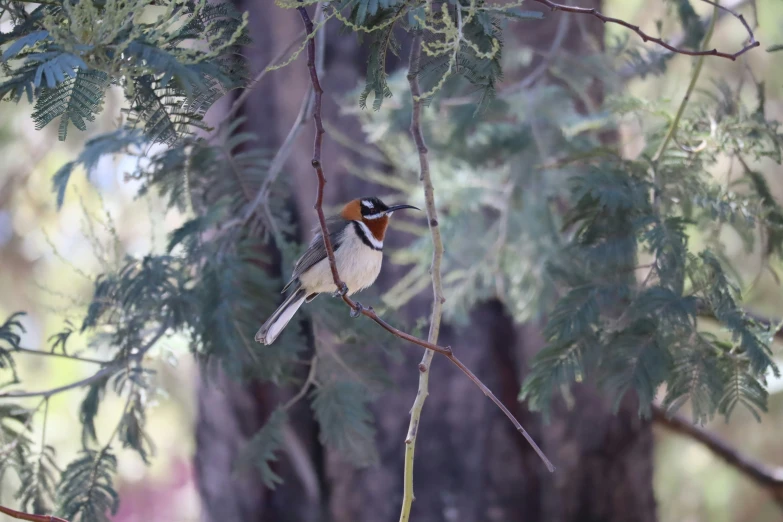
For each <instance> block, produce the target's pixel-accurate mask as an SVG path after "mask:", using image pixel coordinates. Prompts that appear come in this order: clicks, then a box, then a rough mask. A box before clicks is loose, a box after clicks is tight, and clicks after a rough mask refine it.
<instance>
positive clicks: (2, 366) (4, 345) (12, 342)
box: [0, 312, 25, 383]
mask: <svg viewBox="0 0 783 522" xmlns="http://www.w3.org/2000/svg"><path fill="white" fill-rule="evenodd" d="M23 315H25V314H24V312H16V313H15V314H13V315H11V316H10V317H9V318H8V319H6V321H5V322H4V323H3V324H2V325H0V370H10V371H11V375H12V377H11V383H17V382H19V377H18V375H17V374H16V362H15V361H14V356H13V355H12V352H13V351H14V349H16V348H19V346H20V343H21V342H22V336H21V334H23V333H24V332H25V329H24V326H22V323H21V322H20V321H19V318H20V317H22V316H23Z"/></svg>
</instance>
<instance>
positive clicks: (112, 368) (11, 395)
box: [0, 322, 169, 399]
mask: <svg viewBox="0 0 783 522" xmlns="http://www.w3.org/2000/svg"><path fill="white" fill-rule="evenodd" d="M168 328H169V323H168V322H166V323H164V324H162V325H161V327H160V328H159V329H158V331H157V332H155V335H153V336H152V338H151V339H150V340H149V341H148V342H146V343H145V344H144V345H143V346H142V347H141V348H139V350H138V351H137V352H134V353H132V354H131V355H130V356H128V358H127V359H123V360H119V361H114V362H112V363H111V364H107V365H105V366H104V367H103V368H101V369H100V370H98V371H97V372H95V373H94V374H92V375H90V376H89V377H85V378H84V379H81V380H78V381H74V382H72V383H69V384H65V385H63V386H58V387H57V388H51V389H48V390H41V391H34V392H13V391H12V392H7V393H0V399H23V398H27V397H43V398H44V399H48V398H49V397H51V396H52V395H56V394H58V393H62V392H65V391H68V390H72V389H74V388H81V387H82V386H87V385H88V384H92V383H94V382H96V381H99V380H101V379H103V378H105V377H108V376H110V375H112V374H114V372H117V371H119V370H121V369H122V368H124V367H126V366H127V365H128V364H129V363H130V362H132V361H141V359H143V358H144V355H145V354H146V353H147V352H148V351H149V350H150V348H152V347H153V346H155V343H157V342H158V340H159V339H160V338H161V337H163V334H165V333H166V330H168Z"/></svg>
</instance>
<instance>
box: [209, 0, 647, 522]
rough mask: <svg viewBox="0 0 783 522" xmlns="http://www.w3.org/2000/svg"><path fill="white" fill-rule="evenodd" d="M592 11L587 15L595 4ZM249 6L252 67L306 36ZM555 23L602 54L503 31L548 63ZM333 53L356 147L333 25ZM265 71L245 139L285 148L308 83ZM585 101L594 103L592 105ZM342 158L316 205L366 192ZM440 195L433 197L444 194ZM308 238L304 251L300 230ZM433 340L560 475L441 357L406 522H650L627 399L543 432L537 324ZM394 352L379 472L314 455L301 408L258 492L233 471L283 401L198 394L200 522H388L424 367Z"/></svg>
mask: <svg viewBox="0 0 783 522" xmlns="http://www.w3.org/2000/svg"><path fill="white" fill-rule="evenodd" d="M593 3H594V4H595V6H596V7H597V6H598V4H599V2H598V1H595V2H593ZM242 7H243V8H246V9H250V12H251V31H252V34H253V35H254V39H255V42H254V44H255V45H254V47H253V51H251V53H250V57H251V60H252V61H253V63H254V67H255V69H256V70H258V69H260V68H261V67H264V66H265V65H266V63H267V62H268V60H270V59H271V57H272V56H274V55H275V54H276V53H277V52H278V49H279V48H282V47H283V46H285V45H287V43H288V42H289V41H290V39H291V38H292V37H293V36H294V35H296V34H297V33H298V32H299V31H300V28H301V21H300V20H299V18H298V16H297V14H296V13H295V12H294V11H291V10H283V9H280V8H277V7H276V6H274V4H273V3H272V2H254V3H251V2H248V3H247V4H246V5H243V6H242ZM561 16H572V18H571V20H570V23H571V24H572V25H573V26H574V27H577V28H579V29H580V30H579V31H577V30H571V31H569V32H568V34H567V36H566V38H564V39H563V42H562V48H563V49H567V50H570V51H571V52H574V53H577V52H579V51H578V50H579V49H580V48H584V47H585V46H584V43H583V42H584V37H585V35H589V36H591V37H593V38H594V39H595V42H596V43H600V42H601V41H602V38H603V27H602V26H601V24H600V23H597V21H593V20H592V19H590V18H588V17H576V16H573V15H565V14H563V13H552V14H551V15H548V18H549V19H548V20H546V21H545V22H544V23H540V24H524V25H517V26H514V25H511V26H509V30H513V31H516V38H517V39H518V40H519V41H524V42H526V43H529V42H537V43H540V45H539V47H541V48H542V49H544V50H547V49H549V47H550V45H551V42H552V40H553V38H554V35H555V33H556V30H557V24H558V20H559V18H560V17H561ZM579 24H582V25H581V26H580V25H579ZM509 40H510V38H509ZM327 42H328V43H327V48H326V61H327V63H326V69H327V74H326V76H325V78H324V79H323V81H322V84H323V87H324V90H325V92H326V95H325V96H324V119H325V120H327V121H329V122H331V123H332V124H333V125H337V126H338V127H339V128H340V130H341V132H343V133H345V134H348V135H349V136H351V137H353V138H354V139H355V140H356V141H357V142H362V141H363V138H362V136H361V132H360V129H359V126H358V124H357V122H356V121H354V120H352V119H351V118H348V117H346V116H341V115H339V114H338V109H337V106H336V100H337V99H338V98H339V97H340V96H343V95H344V93H346V92H347V91H348V90H350V89H353V88H354V87H355V86H356V85H357V84H358V82H359V81H360V78H361V76H362V74H363V72H364V68H365V59H364V55H363V52H362V51H361V49H360V48H359V47H358V45H357V43H356V39H355V37H353V36H352V35H347V34H341V33H340V32H339V31H338V27H337V24H334V23H332V24H330V28H329V32H328V39H327ZM511 47H512V46H511V45H508V47H507V48H511ZM532 67H535V64H533V66H532ZM272 74H273V75H274V76H273V77H272V78H267V79H266V80H265V81H264V82H263V84H262V85H261V86H260V88H258V90H257V91H256V92H255V93H254V94H253V96H251V99H250V100H251V101H250V102H249V103H248V104H247V107H246V110H245V111H244V113H245V115H247V116H249V117H250V122H249V125H250V126H251V127H252V130H254V131H256V132H258V133H259V134H260V135H262V136H263V137H264V142H265V143H266V144H272V145H279V143H281V141H282V139H283V137H284V136H285V134H286V133H287V132H288V129H289V128H290V126H291V124H292V123H293V121H294V119H295V117H296V114H297V112H298V110H299V104H300V103H301V100H302V97H303V96H304V94H305V91H306V88H307V85H308V81H309V79H308V77H307V71H306V69H305V66H304V60H303V58H300V59H299V60H298V61H297V62H295V63H293V64H291V65H289V66H288V67H286V68H284V69H282V70H280V71H276V72H274V73H272ZM276 86H277V88H276ZM280 86H285V89H282V88H280ZM592 94H593V95H594V96H595V97H598V96H600V93H598V92H596V93H592ZM302 134H303V135H302V137H301V138H300V140H299V142H298V144H297V146H296V147H297V148H296V150H299V151H301V152H300V153H296V154H294V155H292V157H291V159H290V161H289V162H288V165H287V168H286V172H287V173H289V174H290V175H291V176H293V177H294V178H293V180H294V183H293V186H296V187H300V190H299V191H298V192H297V194H296V201H295V204H296V206H297V209H298V212H297V214H298V216H299V219H300V225H301V226H300V229H301V230H303V231H308V230H310V229H311V228H312V226H313V225H314V224H315V216H314V213H313V211H312V203H313V201H314V195H315V178H314V174H313V172H312V167H311V166H310V154H311V151H312V130H311V129H310V128H309V126H308V129H307V131H306V132H303V133H302ZM346 154H350V153H348V152H346V151H345V150H342V149H340V147H339V146H338V145H337V144H336V143H335V142H334V141H333V140H330V139H329V136H328V135H327V137H326V139H325V140H324V154H323V164H324V166H325V170H326V175H327V179H328V180H329V182H328V183H327V185H326V193H325V201H327V202H328V203H336V202H339V201H345V200H348V199H351V198H354V197H357V195H365V194H371V193H373V192H374V190H373V188H372V187H371V186H369V185H368V184H367V183H365V182H363V181H360V180H357V179H356V178H353V177H349V176H347V175H345V173H344V172H342V171H341V159H342V158H345V155H346ZM352 159H354V160H355V161H356V162H357V163H359V162H360V161H361V160H360V159H358V158H352ZM435 189H436V197H437V189H438V187H435ZM303 239H309V237H308V236H307V233H304V234H303ZM405 242H406V238H404V237H402V234H400V233H394V234H390V237H389V238H388V239H387V243H388V244H389V245H390V246H399V245H403V244H405ZM395 243H396V244H395ZM447 248H448V245H447ZM400 276H401V271H400V269H399V268H396V267H394V266H393V265H391V264H388V263H387V264H386V265H385V266H384V268H383V271H382V274H381V277H380V278H379V281H378V283H376V285H378V286H379V287H380V288H382V289H386V288H389V287H390V286H391V285H392V283H393V282H394V281H396V280H398V279H399V277H400ZM430 303H431V296H430V295H429V293H427V292H425V293H423V294H422V295H420V296H418V297H417V298H416V299H415V300H414V301H413V302H411V303H410V304H409V305H408V307H406V310H405V313H406V314H407V315H408V316H409V317H420V316H428V315H429V309H430V306H431V304H430ZM347 313H348V310H347V309H346V314H347ZM261 319H262V318H259V321H260V320H261ZM357 320H364V319H357ZM441 332H442V333H441V341H442V344H445V345H451V346H452V347H454V349H455V351H456V352H457V354H458V355H459V357H460V358H461V359H462V360H463V361H464V362H465V364H466V365H468V366H469V367H470V368H472V369H473V371H474V372H475V373H476V374H477V375H478V376H479V378H481V379H482V380H483V381H484V382H485V383H486V384H487V385H488V386H489V387H490V388H491V389H493V390H494V391H495V392H496V393H497V394H498V396H499V397H500V398H501V400H502V401H503V402H504V403H505V404H506V405H507V406H508V407H509V408H510V409H511V410H512V411H513V412H514V413H515V414H516V415H517V418H518V419H519V420H520V422H522V424H523V425H524V426H525V428H526V429H527V430H528V431H529V432H530V433H531V435H532V436H533V437H534V438H535V439H536V440H537V441H539V443H540V444H541V446H542V448H543V450H544V451H545V452H546V453H547V455H548V456H549V457H550V458H551V460H552V461H553V462H554V463H555V465H556V466H557V468H558V469H557V471H556V472H555V473H554V474H550V473H548V472H547V471H546V469H545V467H544V466H543V465H542V464H541V462H540V461H539V460H538V457H537V456H536V455H535V453H534V452H533V451H532V450H531V449H530V447H529V446H528V445H527V443H526V442H525V441H524V439H523V438H522V437H521V436H520V435H519V434H518V433H517V432H516V431H515V430H514V428H513V426H511V425H510V423H509V422H508V420H507V419H506V418H505V417H504V416H503V414H502V413H501V412H499V411H498V410H497V409H496V408H495V407H494V406H493V405H492V404H491V403H490V402H489V401H488V400H487V398H486V397H484V395H483V394H481V392H480V391H479V390H478V389H477V388H476V387H475V386H474V385H473V384H472V383H471V382H470V381H469V380H468V379H467V378H465V376H464V375H463V374H462V373H460V372H459V371H458V370H457V369H456V368H454V367H453V366H452V365H451V364H449V363H448V362H447V361H446V360H445V359H442V358H439V357H436V358H435V360H434V364H433V367H432V373H431V378H430V396H429V398H428V399H427V402H426V405H425V407H424V412H423V416H422V423H421V425H420V428H419V438H418V443H417V447H416V466H415V473H414V489H415V492H416V501H415V502H414V505H413V513H412V519H413V520H415V521H416V522H441V521H452V520H453V521H460V522H472V521H490V522H491V521H495V520H497V521H507V522H511V521H522V520H524V521H525V522H538V521H541V522H544V521H546V522H598V521H601V522H627V521H629V520H634V521H640V522H652V521H654V520H656V507H655V501H654V497H653V491H652V432H651V429H650V425H649V423H647V422H643V421H641V420H640V419H639V418H638V416H637V414H636V407H635V404H634V401H633V400H631V399H628V400H626V401H624V402H623V404H622V407H621V409H620V412H619V414H618V415H617V416H614V415H612V414H611V411H610V408H609V405H608V404H607V403H606V401H605V400H604V399H603V398H602V397H601V396H600V395H598V394H597V393H596V392H595V391H594V390H593V389H591V388H588V387H586V386H577V387H575V388H574V389H573V397H574V401H573V404H572V407H571V408H570V409H569V408H566V405H565V404H564V403H563V402H562V401H558V402H556V403H555V406H554V409H553V412H552V420H551V423H550V424H548V425H545V424H544V423H543V422H542V419H541V417H540V415H538V414H532V413H530V412H528V411H527V409H526V407H525V405H524V404H520V403H518V402H517V395H518V393H519V390H520V382H521V380H522V379H523V377H524V375H525V373H526V371H527V367H528V364H529V361H530V360H531V357H532V356H533V355H534V354H535V353H536V352H537V351H538V350H539V349H540V348H541V346H542V339H541V337H540V328H539V326H538V325H533V324H528V325H523V326H519V325H516V324H514V322H513V321H512V319H511V317H510V316H508V314H506V313H505V311H504V309H503V307H502V305H501V304H500V303H498V302H487V303H484V304H482V305H480V306H477V307H476V308H475V310H474V311H473V312H472V314H471V321H470V325H469V326H467V327H459V328H457V327H454V326H451V325H449V324H445V325H444V326H443V328H442V330H441ZM368 349H370V348H368ZM403 349H404V350H405V351H404V354H405V358H404V360H403V362H402V363H401V364H390V365H389V368H388V369H389V373H390V376H391V379H392V380H393V382H394V383H395V385H396V387H395V389H393V390H390V391H388V392H387V393H385V394H383V395H382V396H381V397H379V398H378V399H377V400H376V401H375V403H374V413H375V417H376V421H377V428H378V431H377V443H378V448H379V454H380V464H379V465H378V466H376V467H372V468H368V469H361V470H357V469H354V468H353V467H351V466H350V465H349V464H347V463H346V462H344V461H342V460H341V459H340V457H339V456H338V455H336V454H335V453H334V452H332V451H331V450H329V449H328V448H323V447H322V446H321V445H320V444H319V443H318V441H317V436H316V428H315V427H314V426H313V423H312V421H311V420H310V419H309V412H308V410H307V408H306V406H304V407H302V408H300V410H299V411H298V412H297V413H296V414H295V417H296V418H295V421H294V422H293V423H292V428H293V429H292V430H291V432H290V433H288V434H287V444H286V452H285V453H284V454H283V455H281V459H280V469H279V470H278V472H279V474H281V476H282V477H283V478H284V480H285V483H284V484H283V486H280V487H278V488H277V489H276V490H274V491H270V490H267V489H265V488H263V486H262V485H261V484H260V482H259V481H258V479H257V478H254V477H252V476H246V475H243V476H238V477H237V476H233V475H232V469H231V462H232V458H233V457H234V456H235V455H236V454H237V452H238V451H239V450H240V449H241V447H242V445H243V444H244V443H245V442H246V441H247V439H248V438H249V437H251V436H252V434H253V433H254V432H255V430H257V429H258V427H259V426H260V425H262V423H263V421H264V420H265V418H266V416H267V415H268V414H269V412H270V411H271V409H272V407H273V404H274V402H275V400H276V393H278V392H277V391H275V390H273V389H271V388H270V387H259V386H240V385H237V384H233V383H225V384H226V385H225V386H224V388H223V389H222V390H218V389H216V388H214V387H204V386H202V387H201V388H200V389H199V419H198V424H197V427H196V430H197V441H198V448H197V455H196V466H197V471H198V476H199V484H200V491H201V496H202V501H203V505H204V520H205V521H208V522H235V521H236V522H240V521H241V522H247V521H274V522H279V521H287V520H291V521H332V520H333V521H335V522H376V521H377V522H387V521H388V522H391V521H396V520H397V519H398V517H399V509H400V502H401V498H402V471H403V455H404V442H403V441H404V439H405V434H406V431H407V426H408V420H409V410H410V407H411V405H412V403H413V399H414V397H415V395H416V389H417V382H418V375H419V372H418V371H417V365H418V362H419V360H420V358H421V349H420V348H418V347H413V346H407V347H404V348H403Z"/></svg>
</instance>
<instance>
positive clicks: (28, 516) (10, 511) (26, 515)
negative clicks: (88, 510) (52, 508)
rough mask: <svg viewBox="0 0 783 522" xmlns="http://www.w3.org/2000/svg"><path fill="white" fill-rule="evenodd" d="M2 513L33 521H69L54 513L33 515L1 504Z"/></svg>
mask: <svg viewBox="0 0 783 522" xmlns="http://www.w3.org/2000/svg"><path fill="white" fill-rule="evenodd" d="M0 513H4V514H6V515H8V516H9V517H11V518H15V519H17V520H29V521H31V522H68V521H67V520H65V519H64V518H60V517H55V516H52V515H31V514H30V513H24V512H22V511H17V510H15V509H11V508H7V507H3V506H0Z"/></svg>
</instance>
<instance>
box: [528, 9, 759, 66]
mask: <svg viewBox="0 0 783 522" xmlns="http://www.w3.org/2000/svg"><path fill="white" fill-rule="evenodd" d="M533 1H534V2H537V3H539V4H542V5H544V6H546V7H548V8H549V9H550V10H551V11H564V12H566V13H576V14H585V15H591V16H594V17H595V18H598V19H599V20H601V22H603V23H605V24H606V23H610V24H617V25H622V26H623V27H627V28H628V29H630V30H632V31H633V32H635V33H636V34H638V35H639V36H640V37H641V39H642V40H643V41H645V42H654V43H656V44H658V45H660V46H661V47H664V48H666V49H668V50H670V51H672V52H674V53H679V54H685V55H688V56H719V57H721V58H728V59H729V60H732V61H733V60H736V59H737V58H738V57H740V56H741V55H743V54H745V53H746V52H748V51H750V50H751V49H753V48H755V47H758V46H759V45H761V44H759V42H757V41H756V37H755V36H754V35H753V31H752V30H751V28H750V25H748V22H746V21H745V17H744V16H742V15H741V14H739V13H737V12H735V11H732V10H731V9H728V8H726V7H722V6H720V5H717V7H719V8H720V9H723V10H724V11H726V12H728V13H731V14H732V15H733V16H734V17H735V18H737V19H738V20H739V21H740V22H742V25H743V26H744V27H745V29H746V30H747V31H748V39H749V41H748V43H747V44H746V45H745V46H744V47H743V48H742V49H740V50H739V51H737V52H736V53H733V54H732V53H724V52H720V51H718V50H717V49H711V50H708V51H689V50H687V49H682V48H680V47H675V46H674V45H671V44H669V43H667V42H666V41H664V40H662V39H660V38H656V37H654V36H650V35H649V34H647V33H645V32H644V31H642V30H641V28H640V27H639V26H638V25H633V24H631V23H628V22H626V21H625V20H622V19H620V18H613V17H611V16H606V15H605V14H603V13H601V12H600V11H599V10H597V9H595V8H592V7H574V6H570V5H563V4H557V3H555V2H551V1H550V0H533ZM702 1H703V2H706V3H708V4H711V5H716V4H715V3H713V2H710V1H709V0H702Z"/></svg>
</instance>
